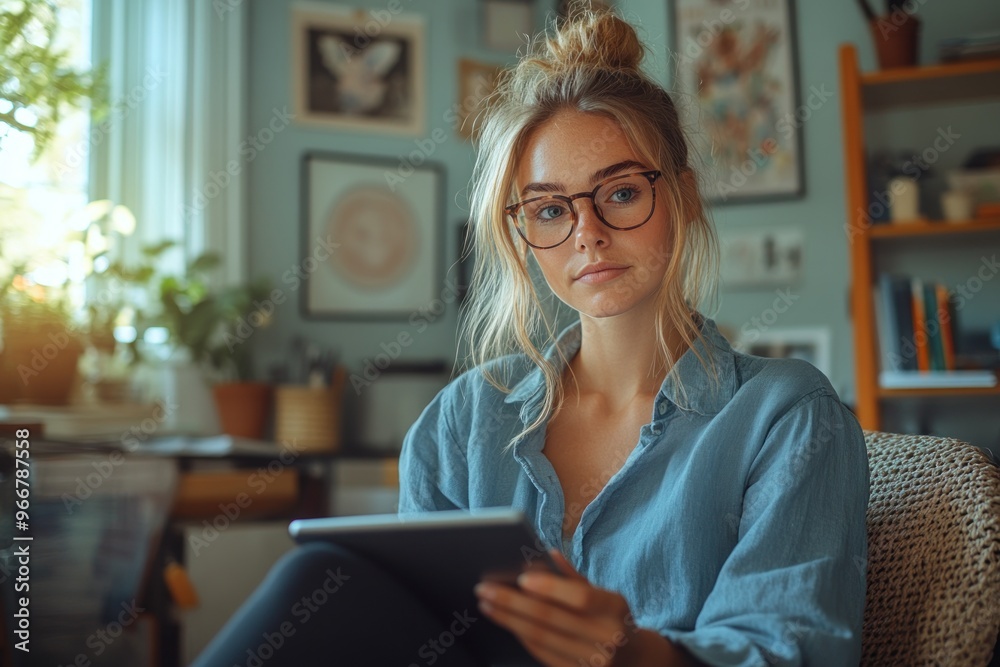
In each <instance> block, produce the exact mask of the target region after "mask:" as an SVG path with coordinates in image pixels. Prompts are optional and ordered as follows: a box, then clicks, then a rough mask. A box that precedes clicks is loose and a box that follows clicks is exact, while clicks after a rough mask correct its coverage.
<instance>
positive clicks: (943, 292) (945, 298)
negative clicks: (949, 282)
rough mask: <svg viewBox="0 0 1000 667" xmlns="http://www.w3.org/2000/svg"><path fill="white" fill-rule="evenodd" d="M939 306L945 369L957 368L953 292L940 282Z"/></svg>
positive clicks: (938, 290)
mask: <svg viewBox="0 0 1000 667" xmlns="http://www.w3.org/2000/svg"><path fill="white" fill-rule="evenodd" d="M935 287H936V288H937V308H938V321H939V322H940V323H941V350H942V352H943V353H944V369H945V370H946V371H953V370H955V320H954V318H953V317H952V311H951V293H950V292H948V288H947V287H945V286H944V285H942V284H940V283H938V284H937V285H935Z"/></svg>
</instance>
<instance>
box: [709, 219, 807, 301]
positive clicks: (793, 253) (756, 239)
mask: <svg viewBox="0 0 1000 667" xmlns="http://www.w3.org/2000/svg"><path fill="white" fill-rule="evenodd" d="M804 247H805V232H804V231H803V230H802V229H800V228H799V227H791V226H786V227H776V228H771V229H749V230H747V229H731V228H730V229H725V230H720V233H719V251H720V252H719V255H720V262H719V265H720V278H721V282H722V285H723V287H725V288H726V289H727V290H758V289H762V288H780V287H787V286H794V285H798V284H799V283H801V282H802V271H803V263H804V260H803V255H804V254H805V253H804V251H803V248H804Z"/></svg>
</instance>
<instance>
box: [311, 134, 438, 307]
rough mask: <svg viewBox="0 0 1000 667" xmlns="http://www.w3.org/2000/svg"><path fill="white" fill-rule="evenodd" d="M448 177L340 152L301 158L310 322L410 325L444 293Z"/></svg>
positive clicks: (430, 167)
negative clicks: (410, 320)
mask: <svg viewBox="0 0 1000 667" xmlns="http://www.w3.org/2000/svg"><path fill="white" fill-rule="evenodd" d="M444 199H445V198H444V170H443V169H442V168H441V167H440V166H438V165H433V164H427V163H424V164H423V165H421V166H419V167H412V168H408V169H407V170H406V172H405V174H403V173H400V172H399V163H398V161H391V160H380V159H375V158H370V157H361V156H355V155H344V154H338V153H319V152H313V153H307V154H306V155H305V156H304V157H303V159H302V217H303V220H302V257H301V259H300V262H299V266H298V271H294V273H295V274H296V275H297V276H299V277H300V279H301V280H302V282H303V283H304V286H303V289H302V290H301V294H302V297H301V299H302V308H303V312H304V314H305V316H306V317H310V318H317V319H318V318H323V319H359V320H360V319H364V320H399V319H402V320H405V319H408V318H409V317H410V316H411V315H413V313H415V312H419V309H420V308H423V307H426V306H427V304H429V303H431V302H433V301H434V299H435V298H436V297H437V296H438V295H439V293H440V292H441V280H442V275H441V274H442V270H441V269H442V267H443V265H444V263H445V259H444V252H443V248H442V241H441V237H442V234H441V227H442V225H443V223H442V219H443V218H442V215H443V208H444Z"/></svg>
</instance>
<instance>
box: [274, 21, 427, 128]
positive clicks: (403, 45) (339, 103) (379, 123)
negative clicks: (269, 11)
mask: <svg viewBox="0 0 1000 667" xmlns="http://www.w3.org/2000/svg"><path fill="white" fill-rule="evenodd" d="M424 33H425V30H424V21H423V18H422V17H420V16H419V15H409V14H398V15H393V16H392V20H391V21H388V22H386V21H384V20H383V21H382V22H379V21H378V20H377V19H376V18H375V17H373V16H372V15H371V14H369V13H368V12H365V11H363V10H360V9H349V8H346V7H339V6H337V5H328V4H315V3H306V4H293V5H292V40H291V43H292V59H291V61H292V77H291V79H292V85H293V92H292V97H293V100H294V104H295V114H296V118H295V120H296V121H297V122H300V123H305V124H312V125H323V126H326V127H330V128H337V129H342V130H367V131H376V132H385V133H393V134H403V135H413V136H420V135H423V133H424V129H425V123H426V120H425V116H426V111H425V107H426V100H425V88H426V83H425V65H424V62H425V55H424V54H425V46H424Z"/></svg>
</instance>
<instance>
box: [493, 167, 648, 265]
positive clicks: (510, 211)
mask: <svg viewBox="0 0 1000 667" xmlns="http://www.w3.org/2000/svg"><path fill="white" fill-rule="evenodd" d="M660 175H661V172H660V170H658V169H650V170H648V171H632V172H629V173H627V174H619V175H618V176H612V177H611V178H608V179H605V180H603V181H601V182H600V183H598V184H597V185H596V186H594V189H593V190H591V191H590V192H577V193H576V194H575V195H540V196H538V197H532V198H531V199H525V200H524V201H519V202H517V203H516V204H511V205H510V206H506V207H504V211H506V213H507V215H509V216H510V219H511V221H512V222H513V223H514V229H516V230H517V234H518V236H520V237H521V238H522V239H524V242H525V243H527V244H528V245H529V246H531V247H532V248H535V249H536V250H548V249H550V248H555V247H557V246H561V245H562V244H563V243H566V239H568V238H569V237H571V236H573V230H574V229H576V226H577V224H579V222H580V216H579V214H578V213H577V211H576V205H575V204H573V202H574V201H576V200H577V199H590V203H591V204H592V205H593V206H594V213H595V214H597V219H598V220H600V221H601V222H602V223H603V224H604V225H605V226H606V227H609V228H611V229H616V230H618V231H620V232H627V231H629V230H630V229H637V228H638V227H642V226H643V225H644V224H646V223H647V222H649V219H650V218H652V217H653V212H654V211H655V210H656V179H658V178H659V177H660ZM630 176H645V177H646V178H647V179H649V187H650V188H651V189H652V192H653V201H652V203H651V204H650V207H649V215H647V216H646V218H645V219H644V220H643V221H642V222H640V223H639V224H637V225H632V226H631V227H615V226H614V225H612V224H611V223H610V222H608V221H607V220H605V219H604V214H603V213H601V207H600V206H598V205H597V191H598V190H600V189H601V188H603V187H604V186H605V185H607V184H608V183H614V182H615V181H617V180H621V179H623V178H629V177H630ZM540 199H558V200H560V201H564V202H566V204H567V205H568V206H569V210H570V212H571V213H572V214H573V224H572V225H570V226H569V232H568V233H567V234H566V238H564V239H563V240H562V241H560V242H559V243H556V244H553V245H544V246H542V245H535V244H534V243H532V242H531V241H529V240H528V237H527V236H525V235H524V232H523V231H521V226H520V225H519V224H517V214H518V213H519V212H520V211H521V208H522V207H523V206H525V205H527V204H530V203H531V202H533V201H538V200H540Z"/></svg>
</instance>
